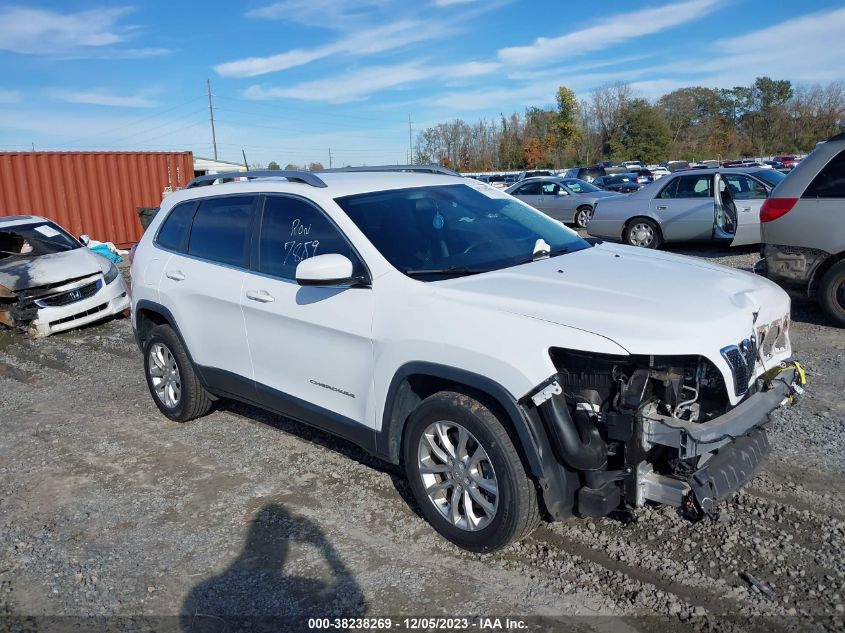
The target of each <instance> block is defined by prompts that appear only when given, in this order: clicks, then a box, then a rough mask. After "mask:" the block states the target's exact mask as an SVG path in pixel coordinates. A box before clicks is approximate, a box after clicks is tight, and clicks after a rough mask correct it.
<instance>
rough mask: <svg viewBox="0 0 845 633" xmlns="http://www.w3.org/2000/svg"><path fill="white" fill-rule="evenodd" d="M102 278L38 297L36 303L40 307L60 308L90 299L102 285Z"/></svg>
mask: <svg viewBox="0 0 845 633" xmlns="http://www.w3.org/2000/svg"><path fill="white" fill-rule="evenodd" d="M102 284H103V282H102V280H100V279H97V280H96V281H92V282H91V283H90V284H86V285H84V286H80V287H79V288H73V289H72V290H65V291H64V292H59V293H57V294H54V295H50V296H49V297H44V298H41V299H36V301H35V304H36V305H37V306H38V307H40V308H59V307H61V306H66V305H70V304H71V303H76V302H77V301H82V300H84V299H89V298H90V297H93V296H94V295H95V294H97V291H98V290H99V289H100V288H101V287H102Z"/></svg>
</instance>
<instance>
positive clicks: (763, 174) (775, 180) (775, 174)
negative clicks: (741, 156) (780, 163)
mask: <svg viewBox="0 0 845 633" xmlns="http://www.w3.org/2000/svg"><path fill="white" fill-rule="evenodd" d="M754 176H755V177H756V178H759V179H760V180H762V181H763V182H765V183H766V184H767V185H770V186H772V187H777V186H778V185H779V184H780V181H781V180H783V179H784V178H786V176H785V175H784V174H782V173H781V172H779V171H778V170H777V169H761V170H760V171H755V172H754Z"/></svg>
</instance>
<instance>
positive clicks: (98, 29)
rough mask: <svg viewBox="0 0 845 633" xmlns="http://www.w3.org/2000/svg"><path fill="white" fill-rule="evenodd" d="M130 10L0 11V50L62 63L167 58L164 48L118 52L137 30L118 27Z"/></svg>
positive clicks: (15, 7) (10, 8) (1, 8)
mask: <svg viewBox="0 0 845 633" xmlns="http://www.w3.org/2000/svg"><path fill="white" fill-rule="evenodd" d="M133 11H134V9H133V8H131V7H110V8H101V9H90V10H87V11H78V12H76V13H60V12H58V11H53V10H50V9H31V8H27V7H17V6H7V7H0V50H4V51H10V52H13V53H19V54H22V55H51V56H57V57H60V58H64V59H87V58H108V59H143V58H147V57H158V56H161V55H167V54H169V53H170V52H171V51H170V50H169V49H165V48H155V47H145V48H126V49H123V48H120V47H119V46H118V45H120V44H123V43H125V42H127V41H128V40H130V39H132V38H134V37H137V35H138V34H139V32H140V29H139V28H138V27H137V26H134V25H126V24H121V21H122V19H123V18H124V17H126V16H127V15H129V14H130V13H132V12H133Z"/></svg>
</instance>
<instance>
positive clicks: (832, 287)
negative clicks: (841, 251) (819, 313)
mask: <svg viewBox="0 0 845 633" xmlns="http://www.w3.org/2000/svg"><path fill="white" fill-rule="evenodd" d="M819 302H820V303H821V304H822V307H823V308H824V309H825V312H827V313H828V315H829V316H830V317H831V318H832V319H833V321H834V322H835V323H836V325H838V326H839V327H845V261H841V262H839V263H838V264H834V265H833V267H831V268H830V270H828V271H827V272H826V273H825V274H824V275H823V276H822V278H821V281H820V282H819Z"/></svg>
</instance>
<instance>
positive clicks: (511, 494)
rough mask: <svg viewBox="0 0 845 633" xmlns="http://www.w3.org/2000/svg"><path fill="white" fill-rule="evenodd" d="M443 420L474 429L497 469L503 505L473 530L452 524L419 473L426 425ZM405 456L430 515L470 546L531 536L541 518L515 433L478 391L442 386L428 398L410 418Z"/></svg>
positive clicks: (486, 548) (480, 548) (488, 548)
mask: <svg viewBox="0 0 845 633" xmlns="http://www.w3.org/2000/svg"><path fill="white" fill-rule="evenodd" d="M441 421H446V422H447V423H452V424H458V425H460V426H462V427H463V428H464V429H466V430H467V431H469V433H470V434H471V440H470V442H472V443H473V445H475V442H477V445H478V446H480V447H482V448H483V449H484V451H486V453H487V456H488V457H489V464H490V465H492V468H493V470H494V472H495V475H494V477H495V481H496V482H497V484H498V492H497V503H498V505H497V507H496V509H495V513H494V514H493V516H492V518H491V519H490V520H489V523H488V524H487V525H486V527H482V528H481V529H477V530H475V531H470V530H467V529H465V528H462V527H458V526H457V525H455V524H453V522H452V521H450V520H449V519H448V518H446V516H444V515H443V514H441V510H440V509H438V507H437V506H436V505H435V502H434V501H432V499H430V498H429V496H428V494H427V492H426V488H425V484H424V482H423V475H422V474H421V473H420V458H419V457H420V456H419V453H420V441H421V439H422V436H423V433H424V432H425V431H426V429H428V428H429V427H430V426H431V425H432V424H434V423H437V422H441ZM403 456H404V460H405V472H406V475H407V477H408V480H409V483H410V486H411V490H412V491H413V493H414V497H415V498H416V500H417V503H418V504H419V506H420V508H421V509H422V512H423V514H424V515H425V517H426V519H428V521H429V523H431V525H432V526H433V527H434V529H435V530H437V531H438V532H439V533H440V534H441V535H443V536H444V537H446V538H447V539H449V540H450V541H452V542H453V543H454V544H455V545H458V546H459V547H462V548H464V549H466V550H469V551H471V552H492V551H494V550H497V549H500V548H502V547H505V546H507V545H509V544H510V543H513V542H514V541H517V540H519V539H521V538H523V537H525V536H527V535H528V534H530V533H531V532H532V531H533V530H534V529H535V528H536V527H537V525H538V524H539V522H540V508H539V504H538V499H537V488H536V486H535V484H534V481H533V480H532V479H531V478H530V477H529V475H528V473H527V472H526V470H525V466H524V464H523V463H522V460H521V459H520V457H519V454H518V453H517V450H516V448H515V446H514V444H513V441H512V440H511V437H510V436H509V435H508V432H507V430H506V429H505V427H504V426H503V425H502V422H501V421H500V420H499V419H498V418H497V417H496V416H495V415H494V414H493V413H492V412H491V411H490V409H489V408H488V407H486V406H485V405H484V404H482V403H481V402H479V400H477V399H475V398H473V397H470V396H468V395H466V394H463V393H457V392H452V391H441V392H439V393H436V394H434V395H432V396H429V397H428V398H426V399H425V400H424V401H423V402H422V403H421V404H420V405H419V406H418V407H417V408H416V410H415V411H414V412H413V413H412V414H411V417H410V419H409V420H408V427H407V429H406V432H405V440H404V446H403ZM443 477H444V478H445V477H446V476H445V475H444V476H443ZM444 494H445V493H444ZM447 496H448V495H447ZM461 503H463V502H460V503H459V504H457V505H458V507H461ZM479 525H480V524H479Z"/></svg>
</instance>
